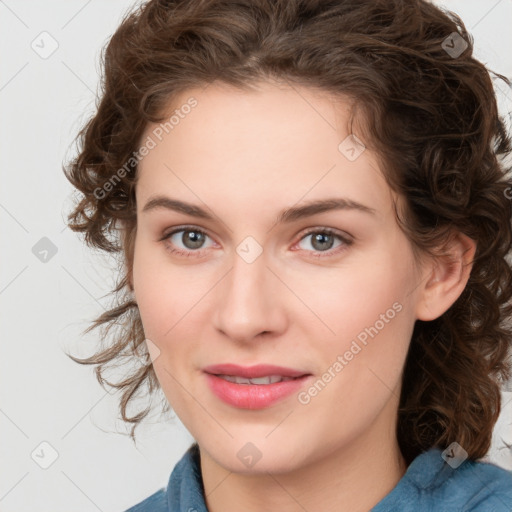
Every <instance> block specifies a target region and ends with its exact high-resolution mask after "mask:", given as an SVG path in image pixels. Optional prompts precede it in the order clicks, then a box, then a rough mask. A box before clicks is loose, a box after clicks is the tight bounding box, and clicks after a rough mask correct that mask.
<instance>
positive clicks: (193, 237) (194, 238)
mask: <svg viewBox="0 0 512 512" xmlns="http://www.w3.org/2000/svg"><path fill="white" fill-rule="evenodd" d="M186 233H188V236H187V234H186ZM183 243H184V244H185V246H186V247H188V248H189V249H197V248H199V247H200V246H201V244H202V243H203V234H202V233H198V232H197V231H185V233H184V234H183Z"/></svg>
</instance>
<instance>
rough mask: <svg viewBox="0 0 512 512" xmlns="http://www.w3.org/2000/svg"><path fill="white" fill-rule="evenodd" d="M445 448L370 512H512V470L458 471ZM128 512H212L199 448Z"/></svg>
mask: <svg viewBox="0 0 512 512" xmlns="http://www.w3.org/2000/svg"><path fill="white" fill-rule="evenodd" d="M441 453H442V452H441V450H440V449H439V448H431V449H430V450H428V451H426V452H423V453H422V454H420V455H418V456H417V457H416V458H415V459H414V460H413V461H412V463H411V464H410V465H409V467H408V468H407V471H406V473H405V474H404V476H403V477H402V478H401V479H400V481H399V482H398V483H397V484H396V486H395V487H394V488H393V489H392V490H391V492H390V493H389V494H387V495H386V496H385V497H384V498H383V499H382V500H381V501H380V502H379V503H378V504H377V505H375V507H373V508H372V509H371V511H370V512H390V511H401V512H427V511H428V512H512V471H507V470H505V469H503V468H501V467H499V466H496V465H494V464H489V463H486V462H480V461H472V460H469V459H467V460H465V461H464V462H463V463H462V464H461V465H460V466H459V467H457V468H455V469H454V468H452V467H451V466H450V465H449V464H448V463H446V462H445V461H444V459H443V458H442V457H441ZM126 512H208V509H207V508H206V504H205V500H204V493H203V482H202V476H201V469H200V459H199V448H198V445H197V443H193V444H192V446H190V448H189V449H188V450H187V452H186V453H185V455H184V456H183V457H182V458H181V460H180V461H179V462H178V464H176V466H175V467H174V469H173V471H172V473H171V476H170V478H169V483H168V485H167V489H160V490H159V491H157V492H156V493H155V494H152V495H151V496H149V497H148V498H146V499H145V500H144V501H142V502H140V503H139V504H138V505H135V506H133V507H131V508H130V509H128V510H127V511H126Z"/></svg>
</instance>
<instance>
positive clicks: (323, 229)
mask: <svg viewBox="0 0 512 512" xmlns="http://www.w3.org/2000/svg"><path fill="white" fill-rule="evenodd" d="M180 231H195V232H198V233H201V234H203V235H206V236H207V237H208V238H210V239H211V240H213V241H214V243H215V244H216V243H217V242H215V240H214V238H213V237H212V236H211V235H210V234H209V232H208V230H206V229H204V228H200V227H198V226H193V225H190V224H186V225H181V226H174V227H173V228H171V229H170V230H169V231H165V232H164V234H163V235H162V236H161V237H160V238H159V240H158V241H159V242H165V241H167V240H169V239H170V237H171V236H173V235H175V234H176V233H179V232H180ZM314 233H324V234H328V235H332V236H335V237H337V238H338V239H339V240H340V241H341V242H342V244H341V248H340V246H338V247H337V248H335V249H329V250H327V251H305V252H307V253H310V254H314V255H315V257H322V255H323V254H325V257H328V256H334V255H336V254H338V253H339V252H341V251H343V250H344V249H346V248H347V247H348V246H350V245H352V244H353V242H354V237H353V236H352V235H350V234H348V233H346V232H344V231H340V230H337V229H334V228H330V227H327V226H315V227H310V228H306V229H305V230H304V231H302V232H301V233H300V234H299V235H297V241H296V242H295V243H294V244H293V246H292V248H293V247H295V246H297V245H298V244H299V243H300V242H301V241H302V240H303V239H304V238H306V237H307V236H309V235H312V234H314ZM205 250H207V249H203V248H200V249H197V250H192V249H188V250H187V249H185V250H184V249H173V250H171V251H170V252H171V253H181V254H185V255H189V256H190V255H197V256H198V257H199V256H200V255H202V253H203V251H205ZM299 250H303V249H299Z"/></svg>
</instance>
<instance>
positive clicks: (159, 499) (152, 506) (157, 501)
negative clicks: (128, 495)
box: [125, 489, 169, 512]
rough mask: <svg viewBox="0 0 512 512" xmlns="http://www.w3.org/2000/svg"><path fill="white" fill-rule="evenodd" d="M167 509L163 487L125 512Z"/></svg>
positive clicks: (157, 511)
mask: <svg viewBox="0 0 512 512" xmlns="http://www.w3.org/2000/svg"><path fill="white" fill-rule="evenodd" d="M168 510H169V509H168V506H167V493H166V492H165V489H160V490H158V491H157V492H155V494H152V495H151V496H149V497H148V498H146V499H145V500H143V501H141V502H140V503H137V505H134V506H133V507H130V508H129V509H128V510H126V511H125V512H167V511H168Z"/></svg>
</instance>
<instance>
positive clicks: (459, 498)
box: [372, 448, 512, 512]
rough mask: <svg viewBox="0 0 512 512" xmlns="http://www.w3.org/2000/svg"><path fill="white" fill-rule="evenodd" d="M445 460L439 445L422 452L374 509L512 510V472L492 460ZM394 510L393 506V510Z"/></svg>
mask: <svg viewBox="0 0 512 512" xmlns="http://www.w3.org/2000/svg"><path fill="white" fill-rule="evenodd" d="M453 466H454V467H452V466H451V465H450V464H448V463H447V462H445V460H444V459H443V457H442V451H441V450H440V449H439V448H431V449H430V450H428V451H426V452H424V453H422V454H420V455H419V456H418V457H416V459H414V461H413V462H412V463H411V464H410V466H409V468H408V469H407V472H406V473H405V475H404V476H403V477H402V479H401V480H400V481H399V482H398V484H397V485H396V487H395V488H394V489H393V490H392V491H391V492H390V493H389V494H388V495H387V496H386V497H385V498H384V499H383V500H382V501H381V502H380V503H379V504H378V505H377V506H376V507H374V509H372V511H374V512H381V511H384V510H390V508H389V507H391V506H398V505H400V507H399V509H400V510H404V511H405V510H411V511H413V510H414V512H420V511H427V510H428V511H430V510H432V511H437V510H443V511H446V512H452V511H453V512H510V511H511V510H512V472H510V471H507V470H505V469H503V468H501V467H499V466H496V465H494V464H491V463H487V462H481V461H475V460H469V459H467V460H465V461H464V462H463V463H462V464H460V465H459V466H456V465H453ZM391 510H392V509H391Z"/></svg>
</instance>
